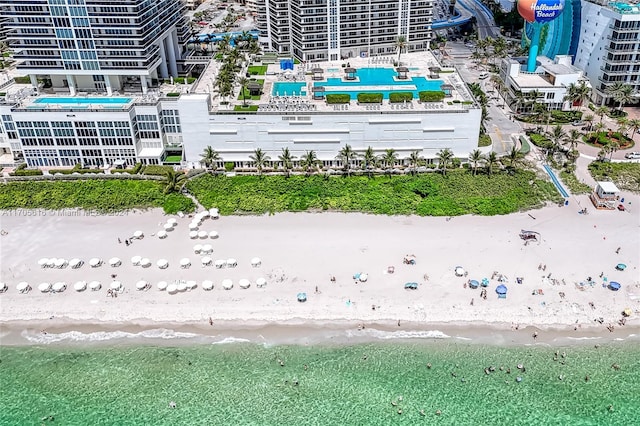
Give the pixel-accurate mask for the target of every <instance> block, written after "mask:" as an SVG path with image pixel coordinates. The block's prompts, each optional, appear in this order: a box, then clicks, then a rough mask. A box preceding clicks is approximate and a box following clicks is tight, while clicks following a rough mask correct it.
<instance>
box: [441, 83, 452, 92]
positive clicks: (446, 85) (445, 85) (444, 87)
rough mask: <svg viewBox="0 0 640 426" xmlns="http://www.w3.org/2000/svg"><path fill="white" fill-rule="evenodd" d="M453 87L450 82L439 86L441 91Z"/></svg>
mask: <svg viewBox="0 0 640 426" xmlns="http://www.w3.org/2000/svg"><path fill="white" fill-rule="evenodd" d="M453 89H455V87H453V86H452V85H450V84H443V85H442V86H440V90H443V91H444V90H453Z"/></svg>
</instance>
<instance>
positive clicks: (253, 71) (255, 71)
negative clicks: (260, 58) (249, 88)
mask: <svg viewBox="0 0 640 426" xmlns="http://www.w3.org/2000/svg"><path fill="white" fill-rule="evenodd" d="M247 71H248V72H249V75H265V74H266V73H267V65H251V66H249V69H248V70H247Z"/></svg>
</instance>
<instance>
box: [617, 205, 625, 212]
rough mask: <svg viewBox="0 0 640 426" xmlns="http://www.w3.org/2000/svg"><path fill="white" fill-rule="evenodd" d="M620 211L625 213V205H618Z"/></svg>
mask: <svg viewBox="0 0 640 426" xmlns="http://www.w3.org/2000/svg"><path fill="white" fill-rule="evenodd" d="M618 210H620V211H621V212H623V211H624V204H618Z"/></svg>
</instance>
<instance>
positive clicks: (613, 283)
mask: <svg viewBox="0 0 640 426" xmlns="http://www.w3.org/2000/svg"><path fill="white" fill-rule="evenodd" d="M620 287H622V286H621V285H620V283H619V282H616V281H611V282H610V283H609V288H610V289H611V290H613V291H618V290H620Z"/></svg>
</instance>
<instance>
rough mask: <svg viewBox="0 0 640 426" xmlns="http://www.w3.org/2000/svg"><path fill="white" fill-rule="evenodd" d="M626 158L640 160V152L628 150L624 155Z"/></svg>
mask: <svg viewBox="0 0 640 426" xmlns="http://www.w3.org/2000/svg"><path fill="white" fill-rule="evenodd" d="M624 158H627V159H629V160H638V159H640V152H627V153H626V154H625V155H624Z"/></svg>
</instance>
